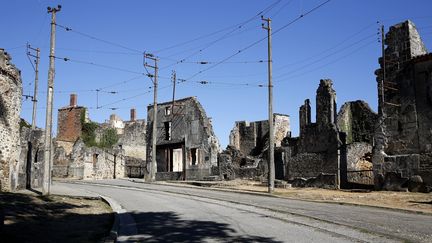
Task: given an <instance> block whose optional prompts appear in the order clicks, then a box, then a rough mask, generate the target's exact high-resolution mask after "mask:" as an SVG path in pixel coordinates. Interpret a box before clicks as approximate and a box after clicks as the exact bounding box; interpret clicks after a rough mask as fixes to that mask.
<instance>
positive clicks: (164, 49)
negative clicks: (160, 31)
mask: <svg viewBox="0 0 432 243" xmlns="http://www.w3.org/2000/svg"><path fill="white" fill-rule="evenodd" d="M280 2H281V0H277V1H275V2H274V3H272V4H270V5H269V6H268V7H266V8H265V9H264V10H262V11H260V12H259V13H257V14H256V15H255V16H254V17H252V18H256V17H258V16H261V15H263V14H265V13H266V12H268V11H270V10H271V9H272V8H274V7H275V6H276V5H277V4H279V3H280ZM242 23H243V22H240V23H238V24H234V25H231V26H228V27H225V28H222V29H220V30H217V31H214V32H212V33H210V34H204V35H202V36H199V37H196V38H194V39H191V40H188V41H184V42H181V43H179V44H175V45H172V46H169V47H166V48H162V49H159V50H156V51H154V53H160V52H164V51H166V50H170V49H173V48H177V47H179V46H183V45H186V44H190V43H192V42H195V41H197V40H201V39H204V38H207V37H210V36H213V35H216V34H219V33H221V32H224V31H226V30H229V29H232V28H235V27H237V26H238V25H241V24H242Z"/></svg>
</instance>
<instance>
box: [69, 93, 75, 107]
mask: <svg viewBox="0 0 432 243" xmlns="http://www.w3.org/2000/svg"><path fill="white" fill-rule="evenodd" d="M69 105H70V106H72V107H76V106H77V95H76V94H71V95H70V104H69Z"/></svg>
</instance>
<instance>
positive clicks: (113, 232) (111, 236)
mask: <svg viewBox="0 0 432 243" xmlns="http://www.w3.org/2000/svg"><path fill="white" fill-rule="evenodd" d="M99 197H100V199H102V201H104V202H105V203H107V204H108V205H109V206H110V207H111V209H112V210H113V213H114V223H113V225H112V227H111V230H110V234H109V236H107V237H106V238H105V239H104V242H117V238H118V231H119V228H120V217H119V209H118V208H120V210H121V206H120V204H118V203H117V202H115V201H114V200H113V199H112V198H109V197H106V196H102V195H99Z"/></svg>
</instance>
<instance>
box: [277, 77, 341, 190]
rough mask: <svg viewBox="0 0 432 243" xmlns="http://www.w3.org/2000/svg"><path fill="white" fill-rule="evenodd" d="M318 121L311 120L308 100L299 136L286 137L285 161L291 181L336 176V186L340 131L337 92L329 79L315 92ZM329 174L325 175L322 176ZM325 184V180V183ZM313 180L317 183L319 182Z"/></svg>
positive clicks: (302, 109) (302, 107) (303, 106)
mask: <svg viewBox="0 0 432 243" xmlns="http://www.w3.org/2000/svg"><path fill="white" fill-rule="evenodd" d="M316 101H317V105H316V121H317V122H316V123H311V121H310V103H309V100H306V101H305V104H304V105H302V106H301V107H300V136H299V137H298V138H290V137H287V138H286V139H285V141H284V143H285V146H286V147H285V150H286V151H285V153H284V154H285V160H286V162H285V164H286V175H285V178H286V179H288V180H295V179H296V178H315V177H318V176H320V175H321V176H320V178H325V180H326V181H327V180H328V177H331V176H333V178H334V180H333V182H332V183H331V184H332V186H334V185H335V182H334V181H335V180H336V174H337V172H338V160H339V152H338V151H339V147H340V146H341V141H340V139H339V131H338V129H337V126H336V119H337V118H336V92H335V91H334V90H333V83H332V81H331V80H329V79H323V80H320V84H319V87H318V89H317V95H316ZM323 173H324V174H328V175H326V176H324V175H323ZM323 183H326V182H323ZM318 184H319V183H318V182H314V185H318Z"/></svg>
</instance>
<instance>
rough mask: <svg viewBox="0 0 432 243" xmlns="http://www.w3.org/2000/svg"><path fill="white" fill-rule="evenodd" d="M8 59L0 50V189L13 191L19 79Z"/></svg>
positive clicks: (17, 138) (17, 139)
mask: <svg viewBox="0 0 432 243" xmlns="http://www.w3.org/2000/svg"><path fill="white" fill-rule="evenodd" d="M10 61H11V57H10V56H9V54H7V53H6V52H5V50H4V49H0V190H2V191H3V190H14V189H15V187H16V184H12V183H13V182H14V181H16V180H17V178H18V174H17V173H16V172H17V171H18V160H19V147H20V134H19V129H20V112H21V98H22V97H21V95H22V80H21V74H20V71H19V70H18V69H17V68H16V67H15V66H14V65H13V64H12V63H11V62H10Z"/></svg>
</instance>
